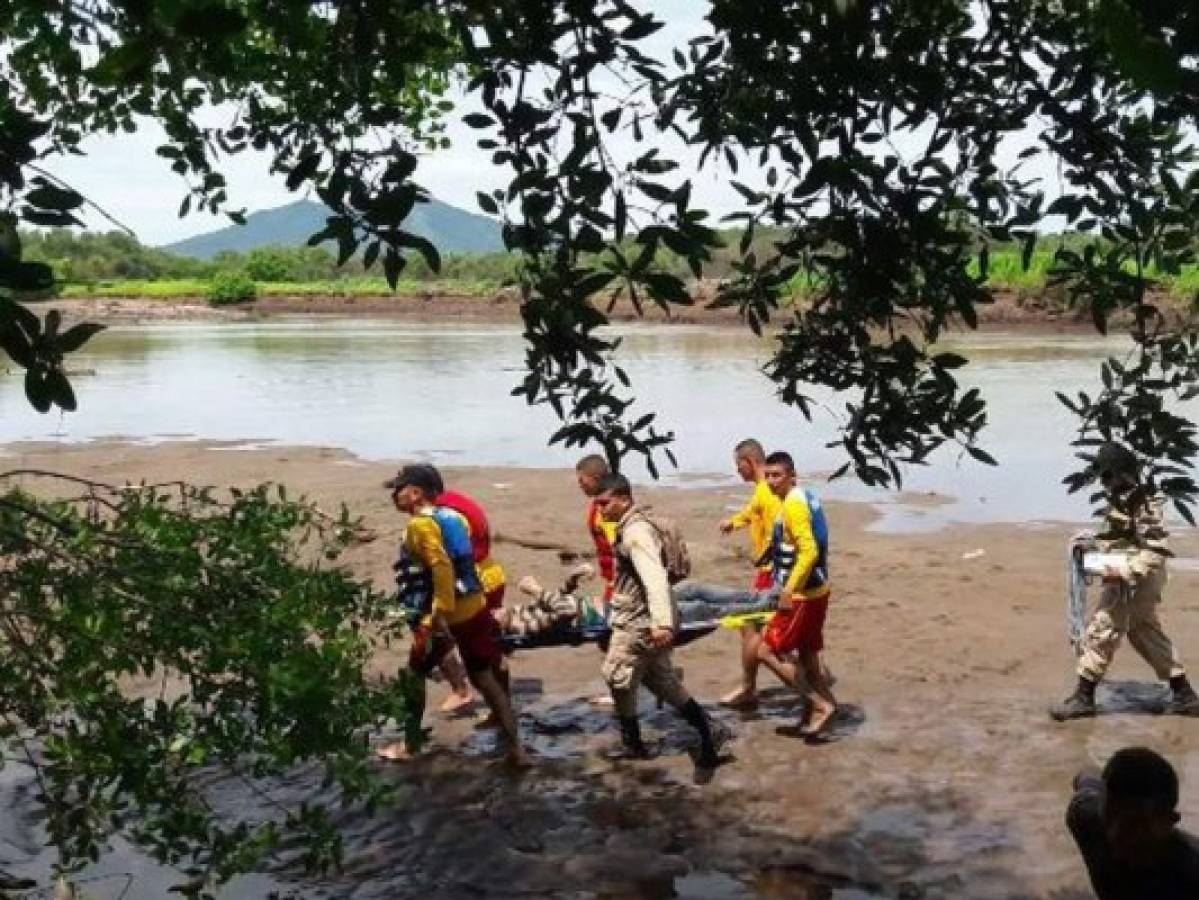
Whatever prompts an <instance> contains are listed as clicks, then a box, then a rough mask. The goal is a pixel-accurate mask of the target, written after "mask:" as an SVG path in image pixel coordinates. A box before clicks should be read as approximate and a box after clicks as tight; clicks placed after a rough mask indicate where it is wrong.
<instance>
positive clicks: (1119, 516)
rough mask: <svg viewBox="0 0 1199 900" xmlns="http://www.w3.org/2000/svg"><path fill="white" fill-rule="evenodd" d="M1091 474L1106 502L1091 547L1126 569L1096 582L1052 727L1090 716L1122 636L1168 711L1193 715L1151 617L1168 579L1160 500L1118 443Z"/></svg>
mask: <svg viewBox="0 0 1199 900" xmlns="http://www.w3.org/2000/svg"><path fill="white" fill-rule="evenodd" d="M1094 472H1095V475H1096V477H1097V478H1098V479H1099V482H1100V483H1101V484H1102V485H1103V489H1104V492H1105V494H1106V495H1107V503H1108V508H1107V511H1106V512H1105V514H1104V527H1103V531H1102V532H1100V533H1099V534H1097V535H1096V536H1095V539H1096V543H1097V544H1098V546H1099V549H1100V550H1101V551H1102V552H1104V553H1123V554H1127V556H1128V568H1127V572H1117V571H1111V572H1109V573H1108V574H1107V575H1105V576H1104V579H1103V589H1102V591H1101V593H1100V595H1099V603H1098V605H1097V606H1096V609H1095V612H1094V613H1093V614H1092V616H1091V620H1090V622H1089V623H1088V624H1087V628H1086V631H1085V632H1084V633H1083V636H1082V642H1081V646H1080V647H1079V655H1078V665H1077V673H1078V684H1077V685H1076V687H1075V688H1074V693H1072V694H1071V695H1070V696H1069V697H1067V698H1066V699H1065V700H1064V701H1062V702H1061V703H1058V704H1055V705H1054V706H1053V707H1051V708H1050V711H1049V714H1050V716H1051V717H1052V718H1054V719H1055V720H1057V721H1059V722H1064V721H1066V720H1067V719H1080V718H1085V717H1088V716H1093V715H1095V713H1096V706H1095V689H1096V688H1097V687H1098V686H1099V682H1100V681H1102V680H1103V677H1104V675H1106V674H1107V670H1108V667H1109V666H1110V665H1111V662H1112V658H1113V657H1114V656H1115V654H1116V648H1118V647H1119V646H1120V641H1121V640H1123V638H1124V637H1125V636H1127V637H1128V641H1129V643H1131V644H1132V646H1133V649H1135V650H1136V651H1137V652H1138V653H1139V654H1140V655H1141V657H1142V658H1143V659H1144V660H1145V662H1147V663H1149V665H1150V666H1151V667H1152V668H1153V671H1154V673H1155V674H1156V675H1157V677H1158V678H1160V679H1161V680H1162V681H1165V682H1167V683H1168V684H1169V686H1170V693H1171V699H1170V703H1169V706H1168V707H1167V709H1168V711H1169V712H1172V713H1174V714H1176V715H1182V716H1199V696H1196V694H1195V690H1194V688H1193V687H1191V683H1190V681H1189V680H1188V679H1187V675H1186V669H1184V668H1183V665H1182V662H1181V661H1180V660H1179V658H1178V654H1177V652H1176V651H1175V649H1174V645H1173V644H1172V643H1171V641H1170V638H1169V637H1167V636H1166V632H1165V630H1164V629H1163V628H1162V623H1161V619H1160V618H1159V616H1158V606H1159V605H1160V603H1161V601H1162V590H1163V588H1164V587H1165V585H1166V581H1167V578H1168V574H1167V571H1166V561H1167V560H1168V558H1169V557H1170V556H1171V555H1173V554H1172V553H1171V552H1170V548H1169V532H1168V531H1167V530H1166V527H1165V522H1164V518H1163V507H1164V501H1163V499H1162V498H1161V497H1159V496H1153V495H1150V494H1149V493H1148V492H1146V491H1145V489H1144V487H1143V486H1142V485H1141V478H1140V465H1139V463H1138V462H1137V458H1136V455H1135V454H1133V452H1132V451H1131V450H1129V449H1128V448H1127V447H1125V446H1124V445H1122V444H1118V443H1115V442H1109V443H1107V444H1104V445H1103V446H1102V447H1100V448H1099V452H1098V453H1097V454H1096V457H1095V462H1094Z"/></svg>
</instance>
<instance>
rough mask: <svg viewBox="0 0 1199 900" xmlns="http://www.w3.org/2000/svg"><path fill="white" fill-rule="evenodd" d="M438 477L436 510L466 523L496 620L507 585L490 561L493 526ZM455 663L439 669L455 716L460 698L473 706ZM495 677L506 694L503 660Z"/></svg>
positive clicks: (451, 660) (447, 706)
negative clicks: (448, 512)
mask: <svg viewBox="0 0 1199 900" xmlns="http://www.w3.org/2000/svg"><path fill="white" fill-rule="evenodd" d="M434 471H436V470H434ZM440 477H441V476H440V472H439V473H438V496H436V500H435V501H434V503H435V505H436V506H440V507H445V508H446V509H453V511H454V512H456V513H458V514H459V515H462V518H463V519H465V520H466V525H468V527H469V528H470V549H471V554H472V556H474V557H475V567H476V569H477V570H478V580H480V584H481V586H482V588H483V599H486V600H487V609H488V611H489V612H490V614H492V615H493V616H499V614H500V611H501V610H502V609H504V591H505V587H506V584H507V582H506V578H505V574H504V567H502V566H500V563H498V562H496V561H495V560H494V558H492V526H490V523H489V521H488V520H487V513H486V512H483V507H482V506H481V505H480V503H478V501H477V500H475V499H474V497H472V496H470V495H469V494H463V493H462V491H458V490H446V489H445V485H444V484H441V481H440ZM457 662H458V660H457V659H456V658H454V657H453V656H448V657H446V662H445V663H442V665H441V672H442V675H445V676H446V681H448V682H450V684H451V689H452V690H451V695H450V697H448V699H447V700H446V702H445V703H442V706H441V711H442V712H456V711H458V709H460V708H463V707H464V706H465V703H463V702H462V697H463V696H465V697H466V703H470V702H474V697H472V696H471V694H470V685H469V684H468V683H466V678H465V677H464V671H463V669H462V668H460V664H458V666H454V665H453V664H454V663H457ZM447 664H448V665H447ZM451 668H457V672H453V674H452V672H451V671H447V669H451ZM495 677H496V678H498V679H499V682H500V685H501V687H502V688H504V689H505V690H508V681H510V679H508V668H507V664H506V663H504V660H500V664H499V665H498V668H496V669H495ZM488 721H490V723H492V724H494V717H488Z"/></svg>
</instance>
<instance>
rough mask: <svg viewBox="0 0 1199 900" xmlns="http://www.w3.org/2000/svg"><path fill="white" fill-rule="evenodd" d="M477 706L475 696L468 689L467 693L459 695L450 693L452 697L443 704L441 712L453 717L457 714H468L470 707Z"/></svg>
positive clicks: (454, 692)
mask: <svg viewBox="0 0 1199 900" xmlns="http://www.w3.org/2000/svg"><path fill="white" fill-rule="evenodd" d="M474 705H475V695H474V694H472V693H471V692H470V690H469V689H468V690H467V691H466V692H465V693H462V694H459V693H457V692H456V691H450V695H449V696H448V697H446V698H445V702H444V703H442V704H441V711H442V712H443V713H444V714H445V715H447V716H452V715H454V714H455V713H461V712H466V710H468V709H469V708H470V707H472V706H474Z"/></svg>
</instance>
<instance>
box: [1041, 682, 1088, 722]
mask: <svg viewBox="0 0 1199 900" xmlns="http://www.w3.org/2000/svg"><path fill="white" fill-rule="evenodd" d="M1095 713H1096V709H1095V682H1093V681H1090V680H1089V679H1086V678H1083V677H1081V676H1079V679H1078V687H1076V688H1075V689H1074V693H1073V694H1071V695H1070V696H1069V697H1067V698H1066V699H1065V700H1063V701H1062V702H1061V703H1055V704H1054V705H1053V706H1051V707H1050V708H1049V715H1050V717H1051V718H1053V719H1054V720H1055V721H1057V722H1065V721H1066V720H1067V719H1087V718H1090V717H1091V716H1094V715H1095Z"/></svg>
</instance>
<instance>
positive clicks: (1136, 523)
mask: <svg viewBox="0 0 1199 900" xmlns="http://www.w3.org/2000/svg"><path fill="white" fill-rule="evenodd" d="M1095 540H1096V542H1097V543H1098V545H1099V549H1100V550H1101V551H1103V552H1104V553H1112V552H1117V553H1118V552H1125V553H1128V554H1129V568H1131V569H1132V571H1133V573H1134V574H1137V575H1144V574H1146V573H1147V572H1148V571H1149V570H1150V569H1155V568H1161V567H1162V566H1164V565H1165V564H1166V559H1167V558H1168V557H1170V556H1173V553H1172V552H1171V551H1170V533H1169V531H1167V530H1166V520H1165V499H1164V498H1163V497H1161V496H1158V495H1154V496H1150V497H1147V498H1146V499H1144V500H1143V501H1141V503H1140V504H1138V505H1136V506H1134V507H1132V508H1131V509H1130V510H1121V509H1116V508H1115V507H1108V508H1107V510H1106V511H1105V512H1104V515H1103V530H1102V531H1100V532H1099V534H1097V535H1095Z"/></svg>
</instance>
